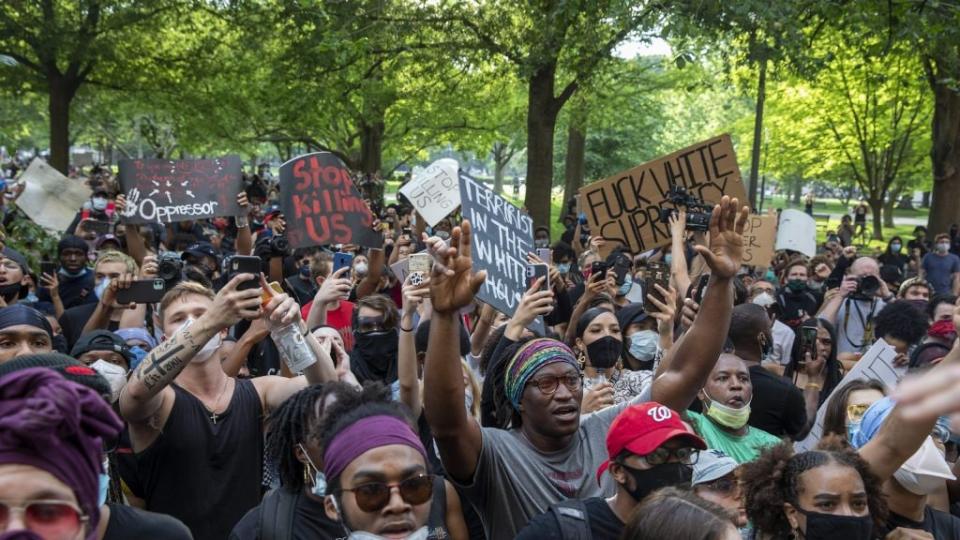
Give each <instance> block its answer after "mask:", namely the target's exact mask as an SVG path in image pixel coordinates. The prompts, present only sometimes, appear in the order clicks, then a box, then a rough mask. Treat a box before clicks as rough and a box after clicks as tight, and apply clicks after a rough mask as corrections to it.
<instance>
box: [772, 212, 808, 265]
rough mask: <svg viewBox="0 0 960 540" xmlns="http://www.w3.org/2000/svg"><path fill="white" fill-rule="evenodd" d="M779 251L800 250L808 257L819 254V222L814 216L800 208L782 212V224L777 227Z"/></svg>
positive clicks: (777, 247) (777, 246) (777, 248)
mask: <svg viewBox="0 0 960 540" xmlns="http://www.w3.org/2000/svg"><path fill="white" fill-rule="evenodd" d="M775 248H776V250H777V251H780V250H781V249H789V250H793V251H799V252H800V253H803V254H804V255H806V256H807V257H813V256H815V255H816V254H817V222H816V220H814V219H813V216H810V215H808V214H807V213H806V212H801V211H800V210H784V211H782V212H780V224H779V225H778V227H777V244H776V246H775Z"/></svg>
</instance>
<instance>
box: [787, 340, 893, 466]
mask: <svg viewBox="0 0 960 540" xmlns="http://www.w3.org/2000/svg"><path fill="white" fill-rule="evenodd" d="M896 357H897V351H896V350H894V348H893V347H891V346H890V345H889V344H888V343H887V342H886V341H884V340H883V339H878V340H877V341H876V343H874V344H873V346H872V347H870V349H869V350H868V351H867V352H865V353H864V354H863V356H862V357H860V360H859V361H858V362H857V364H856V365H855V366H853V369H851V370H850V371H848V372H847V374H846V375H844V376H843V378H842V379H840V382H839V383H837V386H836V387H835V388H834V389H833V391H832V392H830V396H829V397H827V399H826V401H824V402H823V405H820V408H819V409H817V420H816V422H815V423H814V424H813V428H812V429H811V430H810V434H809V435H807V437H806V438H805V439H803V440H802V441H798V442H796V443H794V445H793V448H794V450H796V451H797V452H805V451H807V450H811V449H813V448H814V447H815V446H816V445H817V441H819V440H820V437H822V436H823V416H824V414H825V413H826V410H827V404H828V403H830V398H832V397H833V396H834V394H836V393H837V390H840V389H841V388H843V387H844V386H846V385H848V384H850V383H851V382H853V381H856V380H861V379H862V380H867V381H869V380H873V381H880V382H881V383H883V385H884V386H885V387H887V388H893V387H894V386H896V385H897V382H898V381H899V380H900V378H901V377H903V376H904V375H905V374H906V373H907V366H903V367H896V366H894V365H893V360H894V358H896Z"/></svg>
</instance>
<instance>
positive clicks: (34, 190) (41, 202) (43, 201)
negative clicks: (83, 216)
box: [17, 158, 90, 232]
mask: <svg viewBox="0 0 960 540" xmlns="http://www.w3.org/2000/svg"><path fill="white" fill-rule="evenodd" d="M20 181H21V182H23V183H24V188H23V193H22V194H20V198H19V199H17V207H18V208H20V209H21V210H23V212H24V213H25V214H27V217H29V218H30V219H31V220H33V222H34V223H36V224H37V225H40V226H41V227H44V228H46V229H51V230H54V231H58V232H63V231H65V230H67V227H69V226H70V223H72V222H73V218H74V216H76V214H77V211H79V210H80V207H81V206H83V203H85V202H86V201H88V200H89V199H90V188H89V187H87V185H86V184H84V183H83V182H82V181H81V180H71V179H69V178H67V177H66V176H64V175H62V174H60V171H58V170H56V169H54V168H53V167H51V166H50V165H49V164H47V162H46V161H44V160H42V159H40V158H34V159H33V161H31V162H30V166H28V167H27V170H25V171H23V174H22V175H21V176H20Z"/></svg>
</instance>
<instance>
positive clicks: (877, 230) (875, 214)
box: [867, 196, 883, 240]
mask: <svg viewBox="0 0 960 540" xmlns="http://www.w3.org/2000/svg"><path fill="white" fill-rule="evenodd" d="M867 202H868V203H869V204H870V213H871V214H872V215H871V216H870V218H871V220H872V221H873V236H871V238H872V239H873V240H883V197H882V196H881V197H877V198H873V197H871V198H870V199H869V200H868V201H867Z"/></svg>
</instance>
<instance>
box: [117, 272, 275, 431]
mask: <svg viewBox="0 0 960 540" xmlns="http://www.w3.org/2000/svg"><path fill="white" fill-rule="evenodd" d="M254 277H255V276H253V275H252V274H238V275H236V276H234V278H233V279H231V280H230V281H229V282H228V283H227V284H226V285H225V286H224V287H223V289H221V290H220V292H219V293H217V296H216V297H215V298H214V300H213V305H212V306H210V309H208V310H207V311H206V313H204V314H203V315H201V316H200V318H198V319H197V320H196V322H194V323H193V324H191V325H190V326H187V327H185V328H181V329H180V330H179V331H178V332H177V333H176V334H174V335H173V336H172V337H171V338H170V339H168V340H166V341H164V342H163V343H161V344H160V345H158V346H156V347H155V348H154V349H153V350H152V351H150V354H148V355H147V357H146V358H144V359H143V362H141V363H140V365H139V366H138V367H137V369H136V371H135V372H134V374H133V375H132V376H131V377H130V379H129V380H128V381H127V385H126V386H124V387H123V392H122V393H121V394H120V414H121V415H123V418H124V419H125V420H126V421H127V422H130V423H134V424H143V423H146V422H147V421H148V420H149V419H150V418H151V417H152V416H153V415H154V414H156V413H157V412H158V411H159V409H160V407H161V405H163V401H164V397H163V394H164V393H169V394H172V393H173V391H172V390H170V389H169V388H168V386H169V384H170V383H171V382H173V380H174V379H176V378H177V375H179V374H180V372H181V371H183V368H184V367H186V365H187V364H188V363H189V362H190V359H191V358H193V356H194V354H196V352H197V351H199V350H200V349H202V348H203V346H204V345H206V343H207V342H208V341H210V338H212V337H213V335H214V334H216V333H218V332H220V331H222V330H224V329H226V328H229V327H230V326H231V325H233V324H235V323H237V322H238V321H239V320H240V319H243V318H248V319H252V318H254V317H257V316H259V315H260V289H259V288H257V289H247V290H243V291H238V290H237V285H239V284H240V283H242V282H243V281H247V280H250V279H254Z"/></svg>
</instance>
